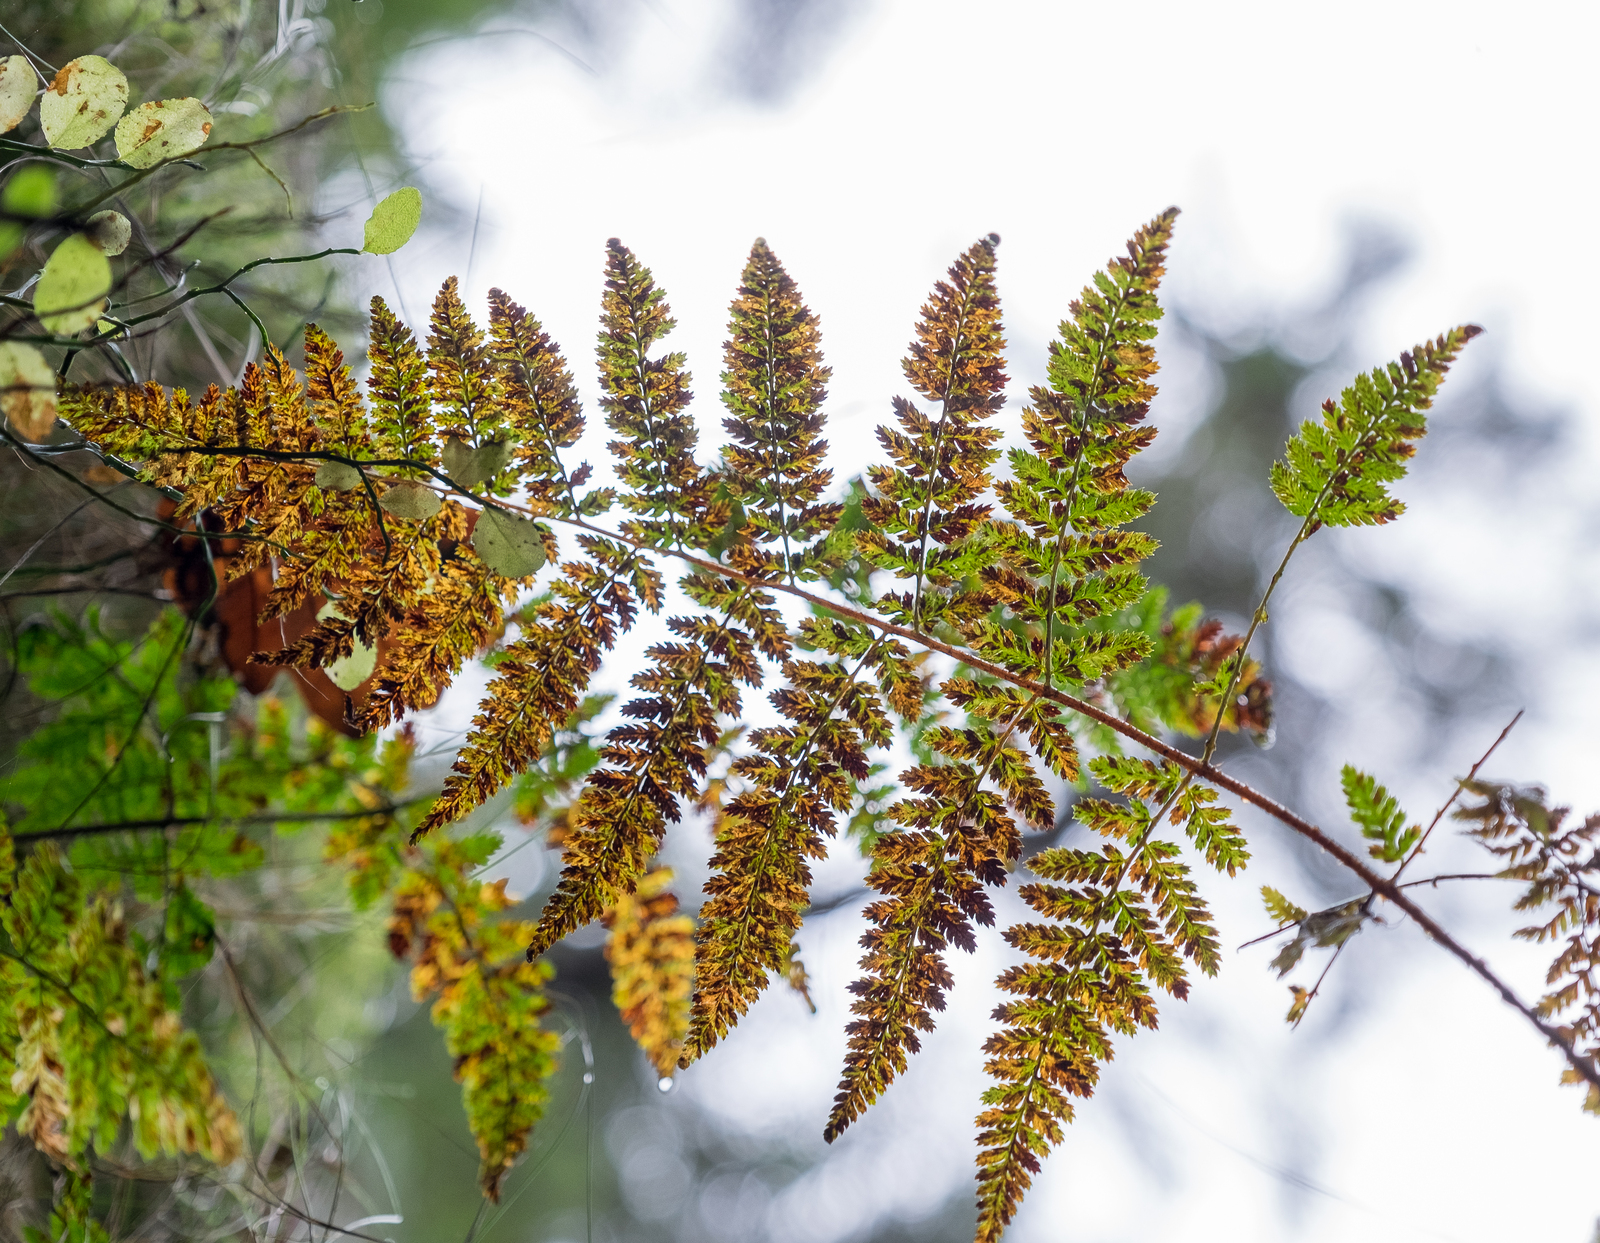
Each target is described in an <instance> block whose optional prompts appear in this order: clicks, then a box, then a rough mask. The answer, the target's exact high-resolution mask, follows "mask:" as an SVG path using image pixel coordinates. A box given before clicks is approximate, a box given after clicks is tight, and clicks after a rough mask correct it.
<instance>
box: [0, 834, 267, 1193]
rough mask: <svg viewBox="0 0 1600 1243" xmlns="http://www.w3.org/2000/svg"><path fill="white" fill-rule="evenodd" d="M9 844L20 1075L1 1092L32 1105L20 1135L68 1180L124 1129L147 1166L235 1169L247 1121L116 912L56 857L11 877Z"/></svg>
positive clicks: (14, 1045)
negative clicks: (160, 1158)
mask: <svg viewBox="0 0 1600 1243" xmlns="http://www.w3.org/2000/svg"><path fill="white" fill-rule="evenodd" d="M0 838H3V839H4V841H5V847H6V848H5V850H4V851H3V852H0V853H3V855H4V856H5V861H6V864H7V872H6V876H5V880H4V885H3V888H4V891H5V892H4V897H5V904H4V905H3V906H0V926H3V927H4V930H5V934H6V936H7V938H9V950H8V953H7V955H6V957H5V959H4V961H3V962H0V985H3V992H0V997H3V1007H4V1010H5V1018H4V1020H3V1021H0V1028H3V1029H4V1031H5V1034H6V1036H7V1040H8V1044H7V1048H6V1057H7V1059H8V1060H9V1061H10V1062H11V1063H12V1066H13V1067H14V1070H13V1073H12V1076H11V1078H10V1080H9V1081H8V1083H7V1084H6V1087H7V1089H8V1090H9V1093H10V1094H11V1099H12V1101H16V1100H17V1099H19V1098H20V1099H23V1100H25V1102H26V1103H25V1104H24V1105H23V1107H22V1111H21V1113H20V1114H19V1115H18V1116H17V1118H16V1120H15V1126H16V1129H17V1133H18V1134H19V1135H26V1136H27V1137H28V1138H29V1139H30V1140H32V1141H33V1143H34V1145H35V1146H36V1147H38V1148H39V1150H40V1151H41V1152H43V1153H44V1154H45V1155H46V1156H48V1157H50V1158H51V1159H52V1160H54V1161H56V1162H58V1163H60V1164H63V1165H66V1166H67V1167H69V1168H73V1169H80V1170H81V1169H82V1168H83V1167H84V1164H85V1161H86V1156H87V1153H88V1151H89V1150H90V1149H94V1150H97V1151H99V1152H101V1153H105V1152H109V1151H111V1150H112V1148H113V1146H114V1145H115V1144H116V1143H117V1139H118V1135H119V1133H121V1132H122V1129H123V1127H124V1126H125V1125H127V1126H129V1129H130V1131H131V1136H132V1140H133V1144H134V1147H135V1148H136V1149H137V1150H138V1152H139V1154H140V1155H141V1156H142V1157H144V1158H145V1159H146V1160H149V1159H151V1158H154V1157H155V1156H157V1155H160V1154H165V1155H169V1156H178V1155H180V1154H184V1153H194V1154H198V1155H200V1156H204V1157H206V1158H207V1159H209V1160H211V1161H214V1162H216V1163H217V1164H219V1165H226V1164H227V1163H228V1162H229V1161H231V1160H233V1159H234V1157H236V1156H237V1155H238V1154H239V1151H240V1148H241V1136H240V1132H239V1124H238V1121H237V1119H236V1118H235V1117H234V1115H233V1112H232V1111H231V1110H230V1109H229V1108H228V1105H227V1102H226V1101H225V1100H224V1099H223V1097H222V1094H221V1093H220V1092H219V1091H218V1089H217V1085H216V1083H215V1081H214V1080H213V1079H212V1077H211V1072H210V1071H209V1070H208V1069H207V1067H206V1064H205V1059H204V1057H203V1056H202V1054H201V1051H200V1042H199V1041H198V1039H196V1037H195V1035H194V1033H193V1032H190V1031H186V1030H185V1029H184V1027H183V1024H182V1020H181V1018H180V1016H179V1014H178V1013H177V1009H176V1002H177V998H176V994H175V993H172V994H170V995H169V990H168V988H166V987H164V986H163V985H162V983H161V982H160V981H158V980H156V979H152V978H151V977H150V975H149V974H148V973H147V972H146V969H145V962H144V956H143V955H142V954H140V953H139V952H138V950H137V948H136V946H135V943H134V942H133V939H132V938H131V937H130V935H129V931H128V929H127V927H126V926H125V924H124V922H123V918H122V913H121V911H120V909H118V907H117V906H116V905H115V904H114V903H113V902H112V901H111V899H110V898H109V897H108V896H107V895H106V894H104V893H92V892H89V891H86V889H85V887H84V885H83V883H82V882H81V881H80V879H79V878H78V876H77V875H76V874H75V873H73V872H71V871H69V870H68V869H67V867H66V865H65V863H64V861H63V860H62V858H61V856H60V854H59V852H58V851H57V850H56V848H55V846H54V845H53V844H52V843H49V842H46V843H42V844H37V845H35V847H34V849H33V851H32V852H31V853H30V854H29V856H28V859H27V861H26V862H25V863H24V864H23V865H22V866H21V868H20V869H18V870H16V871H15V873H12V872H11V870H10V869H11V867H13V866H14V859H13V856H12V853H11V850H10V834H9V833H8V832H7V831H6V830H5V828H4V826H3V825H0ZM12 1037H14V1038H15V1039H14V1040H12Z"/></svg>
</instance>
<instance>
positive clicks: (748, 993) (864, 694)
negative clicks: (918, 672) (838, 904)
mask: <svg viewBox="0 0 1600 1243" xmlns="http://www.w3.org/2000/svg"><path fill="white" fill-rule="evenodd" d="M817 633H818V632H817V630H816V629H812V630H810V631H808V634H809V635H810V636H811V637H816V635H817ZM861 663H862V662H861V661H860V660H859V659H857V660H849V659H848V658H847V659H846V660H836V661H832V662H821V661H811V660H807V661H790V662H787V663H785V665H784V667H783V676H784V682H785V685H784V686H783V687H782V688H780V689H779V690H777V691H775V692H773V694H772V696H771V699H772V702H773V704H774V706H776V707H777V709H778V712H779V713H780V714H781V715H782V716H783V717H784V719H785V720H787V721H788V722H790V724H788V725H783V726H777V727H771V728H766V729H758V730H754V731H752V732H751V735H750V742H751V744H752V746H753V747H754V753H753V754H750V755H746V756H741V757H740V758H739V759H737V760H735V761H734V764H733V766H732V773H733V775H735V776H737V777H739V778H742V779H743V780H744V781H746V782H748V783H749V788H747V789H746V790H744V791H743V792H741V793H740V794H738V795H737V796H736V797H735V798H733V799H731V800H730V801H729V802H728V803H727V804H726V806H725V808H724V809H723V814H722V815H721V817H719V819H718V823H717V835H716V840H717V852H716V854H715V855H713V856H712V859H711V868H712V876H711V879H710V880H708V881H707V882H706V885H705V891H706V894H707V901H706V903H705V904H704V905H703V906H702V907H701V908H700V921H701V925H700V935H699V943H698V945H697V946H696V950H695V972H696V977H697V982H696V989H695V997H694V1015H693V1019H692V1021H691V1024H690V1028H689V1035H688V1038H687V1040H686V1042H685V1044H684V1050H683V1058H682V1064H683V1065H685V1066H687V1065H688V1064H689V1063H690V1062H692V1061H694V1060H695V1059H696V1058H698V1057H700V1056H701V1055H702V1054H703V1053H705V1052H706V1051H707V1050H708V1049H710V1048H711V1047H712V1046H713V1045H715V1044H716V1043H717V1042H718V1041H719V1040H721V1039H722V1037H723V1036H725V1035H726V1034H727V1033H728V1031H729V1029H731V1028H732V1027H733V1025H734V1024H735V1023H736V1022H738V1020H739V1019H740V1018H741V1017H742V1016H743V1015H744V1013H745V1011H747V1010H748V1009H749V1008H750V1006H751V1004H753V1003H754V1001H755V1000H756V998H757V997H758V996H760V994H761V992H762V991H763V990H764V989H765V988H766V986H767V983H768V981H769V979H770V978H771V976H770V974H769V973H772V974H777V975H782V974H784V973H785V972H786V971H787V970H788V969H789V968H790V966H791V964H792V959H793V938H794V934H795V932H796V930H798V928H799V927H800V921H801V916H802V914H803V913H804V911H805V908H806V906H807V905H808V904H809V901H810V898H809V889H810V885H811V868H810V864H809V863H808V862H807V861H808V860H810V859H820V858H823V857H824V856H825V855H826V853H827V847H826V845H825V840H824V839H825V838H828V837H832V836H834V834H835V833H836V832H837V827H838V826H837V819H836V816H837V813H840V812H844V811H847V810H848V809H849V807H850V805H851V802H852V801H853V798H854V795H855V787H854V784H853V781H854V780H860V779H863V778H865V777H866V776H867V775H868V774H869V773H870V771H871V766H870V764H869V762H868V760H867V754H866V748H867V747H869V746H874V747H882V746H886V745H888V743H889V742H890V741H891V739H892V737H893V731H892V728H891V726H890V724H889V719H888V717H887V716H886V715H885V713H884V711H883V708H882V706H881V703H880V701H879V699H878V695H877V692H876V689H875V687H874V686H873V685H872V683H871V682H869V681H865V680H863V679H860V678H858V677H857V676H856V675H857V674H858V673H859V672H860V669H861Z"/></svg>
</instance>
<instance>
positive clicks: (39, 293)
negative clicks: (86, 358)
mask: <svg viewBox="0 0 1600 1243" xmlns="http://www.w3.org/2000/svg"><path fill="white" fill-rule="evenodd" d="M110 292H111V264H110V262H109V261H108V260H107V259H106V257H105V255H103V254H101V253H100V248H99V247H98V246H96V245H95V244H94V243H93V242H91V241H90V240H89V239H88V237H86V236H85V235H84V234H82V233H74V234H73V235H72V236H71V237H69V238H67V240H66V241H64V242H62V243H61V245H59V246H57V247H56V248H55V250H54V251H53V252H51V255H50V258H49V259H47V260H46V261H45V265H44V271H43V272H41V273H40V274H39V284H38V285H37V287H35V289H34V291H33V310H34V314H36V315H38V317H39V322H40V323H41V324H43V325H44V328H45V331H46V332H49V333H52V334H54V335H57V336H71V335H72V334H74V333H77V332H82V331H83V330H84V329H85V328H88V327H91V326H92V325H93V324H94V322H95V320H97V319H99V318H100V313H101V312H102V311H104V310H105V309H106V301H105V296H106V294H108V293H110Z"/></svg>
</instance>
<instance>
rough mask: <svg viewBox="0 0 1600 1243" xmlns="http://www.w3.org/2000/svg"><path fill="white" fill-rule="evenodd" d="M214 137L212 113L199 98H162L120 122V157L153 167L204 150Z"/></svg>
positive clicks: (139, 165) (143, 165) (136, 109)
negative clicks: (212, 132) (212, 136)
mask: <svg viewBox="0 0 1600 1243" xmlns="http://www.w3.org/2000/svg"><path fill="white" fill-rule="evenodd" d="M210 136H211V113H210V112H209V111H207V110H206V106H205V105H204V104H203V103H201V102H200V101H199V100H198V99H158V100H155V101H153V102H151V103H148V104H140V105H139V106H138V107H137V108H135V109H133V111H131V112H129V113H128V115H127V116H125V117H123V118H122V120H120V121H118V122H117V154H118V155H119V156H121V157H122V162H123V163H124V164H131V165H133V167H134V168H149V167H150V166H151V165H152V164H159V163H161V161H162V160H171V159H176V158H178V157H179V156H184V155H188V154H189V153H190V152H191V151H198V150H200V148H201V147H203V146H205V143H206V139H207V138H209V137H210Z"/></svg>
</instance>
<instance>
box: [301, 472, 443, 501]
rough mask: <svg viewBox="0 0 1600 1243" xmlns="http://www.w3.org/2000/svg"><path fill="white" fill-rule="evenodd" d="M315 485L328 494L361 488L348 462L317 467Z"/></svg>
mask: <svg viewBox="0 0 1600 1243" xmlns="http://www.w3.org/2000/svg"><path fill="white" fill-rule="evenodd" d="M316 485H317V487H319V488H327V489H328V490H329V491H330V492H348V491H350V489H351V488H359V487H360V486H361V472H360V471H359V470H357V469H356V468H355V467H354V466H351V465H350V463H348V462H324V463H323V464H322V465H321V466H319V467H317V474H316ZM424 490H426V489H424ZM428 495H429V496H432V495H433V493H431V492H429V493H428ZM385 508H389V507H388V506H385ZM391 512H393V511H392V510H391Z"/></svg>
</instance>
